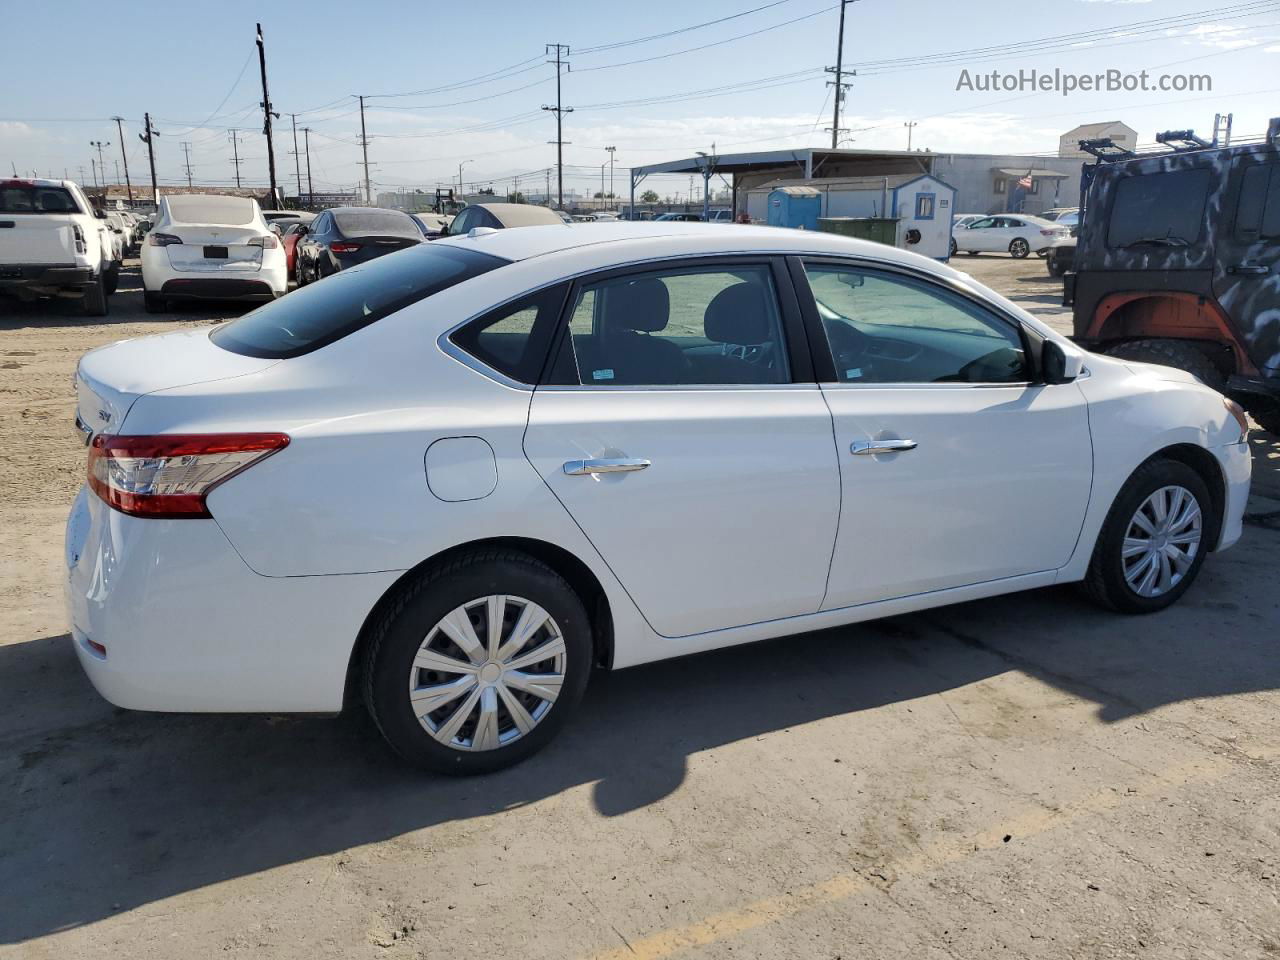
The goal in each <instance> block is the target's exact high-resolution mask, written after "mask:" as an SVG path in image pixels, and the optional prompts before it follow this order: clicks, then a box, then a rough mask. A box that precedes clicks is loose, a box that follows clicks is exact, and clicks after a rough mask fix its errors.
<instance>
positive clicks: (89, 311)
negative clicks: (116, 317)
mask: <svg viewBox="0 0 1280 960" xmlns="http://www.w3.org/2000/svg"><path fill="white" fill-rule="evenodd" d="M81 309H83V311H84V315H85V316H86V317H105V316H106V315H107V285H106V277H105V275H104V272H99V274H98V275H97V276H96V277H94V278H93V279H92V280H91V281H90V282H89V285H88V286H86V287H85V288H84V297H83V299H82V301H81Z"/></svg>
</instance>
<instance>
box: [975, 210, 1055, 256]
mask: <svg viewBox="0 0 1280 960" xmlns="http://www.w3.org/2000/svg"><path fill="white" fill-rule="evenodd" d="M1065 236H1068V231H1067V229H1066V228H1065V227H1060V226H1058V225H1057V224H1054V223H1050V222H1049V221H1048V220H1041V219H1040V218H1039V217H1031V216H1027V215H1026V214H1021V213H1019V214H1011V213H1002V214H1000V215H998V216H992V217H980V218H979V219H977V220H974V221H972V222H971V223H967V224H964V225H963V226H960V227H956V228H954V230H953V232H952V235H951V255H952V256H953V257H954V256H955V255H956V251H958V250H964V251H965V252H966V253H968V254H969V255H970V256H973V255H975V254H978V253H1008V254H1009V255H1010V256H1012V257H1014V258H1016V259H1021V258H1023V257H1025V256H1026V255H1027V254H1029V253H1032V252H1035V253H1041V252H1043V251H1045V250H1047V249H1048V248H1049V245H1050V244H1051V243H1052V242H1053V241H1054V240H1056V239H1058V238H1059V237H1065Z"/></svg>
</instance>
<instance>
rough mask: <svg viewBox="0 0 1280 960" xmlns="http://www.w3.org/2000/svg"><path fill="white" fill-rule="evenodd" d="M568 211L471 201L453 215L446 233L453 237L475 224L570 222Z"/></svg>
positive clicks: (501, 226)
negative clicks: (560, 211)
mask: <svg viewBox="0 0 1280 960" xmlns="http://www.w3.org/2000/svg"><path fill="white" fill-rule="evenodd" d="M572 222H573V218H572V217H569V215H568V214H563V215H562V214H560V213H559V212H558V211H555V210H550V209H548V208H547V207H536V206H534V205H533V204H531V203H473V204H470V205H469V206H467V207H466V208H465V209H463V211H462V212H461V213H459V214H458V215H457V216H456V217H454V218H453V221H452V222H451V223H450V224H449V231H448V234H449V236H451V237H456V236H458V235H460V234H465V233H468V232H470V231H471V230H474V229H475V228H476V227H492V228H493V229H495V230H501V229H509V228H511V227H535V226H540V225H545V224H551V223H572Z"/></svg>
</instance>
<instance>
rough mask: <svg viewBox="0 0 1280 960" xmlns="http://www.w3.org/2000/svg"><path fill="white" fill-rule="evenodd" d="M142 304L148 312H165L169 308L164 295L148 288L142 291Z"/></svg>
mask: <svg viewBox="0 0 1280 960" xmlns="http://www.w3.org/2000/svg"><path fill="white" fill-rule="evenodd" d="M142 306H143V308H144V309H145V310H146V311H147V313H164V312H165V310H166V309H167V308H168V304H167V303H166V302H165V299H164V297H162V296H160V295H159V294H158V293H151V292H150V291H148V290H144V291H143V292H142Z"/></svg>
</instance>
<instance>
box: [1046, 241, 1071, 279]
mask: <svg viewBox="0 0 1280 960" xmlns="http://www.w3.org/2000/svg"><path fill="white" fill-rule="evenodd" d="M1075 260H1076V238H1075V237H1074V236H1067V237H1060V238H1059V239H1057V240H1055V241H1053V243H1051V244H1050V245H1049V249H1048V251H1047V252H1046V253H1045V257H1044V264H1045V267H1046V269H1048V271H1049V276H1051V277H1063V276H1066V275H1067V273H1068V272H1070V270H1071V268H1072V267H1073V266H1074V265H1075Z"/></svg>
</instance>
